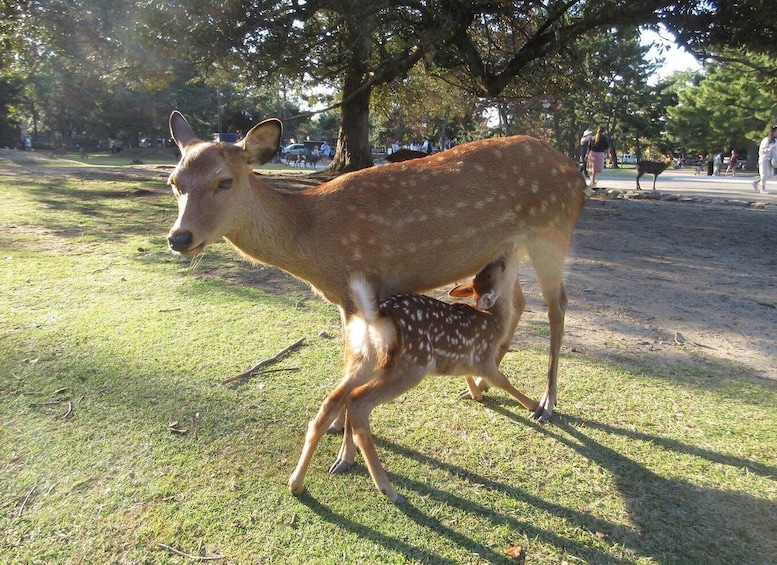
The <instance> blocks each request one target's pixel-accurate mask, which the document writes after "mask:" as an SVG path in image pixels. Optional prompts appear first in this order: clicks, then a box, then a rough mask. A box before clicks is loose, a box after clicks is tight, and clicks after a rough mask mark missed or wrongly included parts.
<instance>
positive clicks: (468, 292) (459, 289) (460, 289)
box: [448, 282, 475, 298]
mask: <svg viewBox="0 0 777 565" xmlns="http://www.w3.org/2000/svg"><path fill="white" fill-rule="evenodd" d="M448 295H449V296H452V297H454V298H472V297H473V296H475V287H474V286H472V283H471V282H468V283H462V284H460V285H456V286H454V287H453V288H452V289H451V290H450V292H448Z"/></svg>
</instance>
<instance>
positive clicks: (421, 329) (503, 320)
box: [289, 254, 537, 502]
mask: <svg viewBox="0 0 777 565" xmlns="http://www.w3.org/2000/svg"><path fill="white" fill-rule="evenodd" d="M517 276H518V263H517V261H516V260H515V257H514V256H512V254H511V256H509V257H507V258H506V259H502V260H498V261H496V262H494V263H491V264H489V265H488V266H486V267H485V268H484V269H483V270H482V271H480V272H479V273H478V274H477V276H476V277H475V278H474V280H473V281H472V282H469V283H467V284H462V285H459V286H457V287H456V288H454V289H453V290H451V291H450V294H451V296H455V297H457V298H467V297H473V298H474V299H475V301H476V305H477V307H474V306H470V305H469V304H447V303H445V302H441V301H439V300H435V299H434V298H430V297H428V296H424V295H420V294H398V295H394V296H390V297H388V298H384V299H383V300H381V301H380V303H376V302H375V297H374V295H373V293H372V290H371V288H370V286H369V284H368V283H367V282H366V281H365V280H364V279H363V278H360V277H359V276H358V275H356V276H354V277H353V278H352V279H351V282H350V290H351V294H352V297H353V301H354V302H355V303H356V307H357V309H356V313H355V314H354V315H353V316H352V317H351V319H350V321H349V323H348V325H347V327H346V334H347V339H348V340H349V342H350V348H349V350H350V357H348V358H346V367H347V370H346V374H345V377H344V378H343V380H342V381H341V382H340V384H339V385H338V386H337V387H336V388H335V389H334V390H333V391H332V392H331V394H329V396H328V397H327V398H326V400H325V401H324V403H323V404H322V405H321V408H320V409H319V411H318V414H317V415H316V417H315V418H314V419H313V420H311V422H310V424H309V426H308V432H307V436H306V437H305V446H304V448H303V450H302V455H301V456H300V459H299V463H297V467H296V469H295V470H294V472H293V473H292V475H291V478H290V479H289V489H290V490H291V492H292V493H293V494H295V495H299V494H301V493H302V492H303V491H304V484H303V481H304V478H305V473H306V472H307V469H308V466H309V464H310V460H311V458H312V456H313V452H314V451H315V449H316V446H317V445H318V442H319V440H320V439H321V436H322V435H323V434H324V433H325V432H326V430H327V428H328V427H329V426H330V425H331V423H332V422H333V421H334V420H335V418H336V417H337V416H338V414H340V412H341V411H342V409H343V408H345V409H346V414H347V416H346V424H345V434H344V437H343V445H342V448H341V449H340V454H339V455H338V458H337V460H336V461H335V463H334V464H333V465H332V467H331V468H330V472H331V473H343V472H345V471H346V470H348V469H349V468H350V466H351V465H352V464H353V461H354V456H355V452H356V447H358V448H359V451H361V453H362V456H363V457H364V460H365V462H366V463H367V468H368V469H369V472H370V476H371V477H372V480H373V482H374V483H375V486H376V487H378V490H380V491H381V492H382V493H383V494H385V495H386V496H387V497H388V498H389V499H390V500H391V501H392V502H401V501H402V497H401V496H399V494H397V491H396V490H395V489H394V487H393V486H392V485H391V483H390V482H389V480H388V477H387V476H386V472H385V471H384V470H383V467H382V466H381V464H380V461H379V460H378V454H377V453H376V451H375V445H374V444H373V441H372V433H371V431H370V423H369V417H370V413H371V412H372V410H373V408H375V406H377V405H378V404H382V403H384V402H388V401H390V400H393V399H395V398H397V397H398V396H400V395H401V394H403V393H405V392H407V391H408V390H410V389H411V388H413V387H415V386H416V385H417V384H418V383H420V382H421V380H423V378H424V377H425V376H426V375H430V374H434V375H472V374H477V375H482V376H483V377H484V378H485V379H486V381H487V382H489V383H490V384H492V385H494V386H497V387H499V388H501V389H503V390H505V391H507V392H509V393H510V394H512V395H513V396H514V397H515V398H517V399H518V402H520V403H521V404H522V405H523V406H525V407H526V408H528V409H529V410H535V409H536V408H537V402H536V401H534V400H532V399H530V398H528V397H527V396H525V395H524V394H522V393H521V392H519V391H518V390H517V389H516V388H515V387H514V386H513V385H512V384H510V382H509V381H508V380H507V377H505V376H504V375H503V374H502V373H501V372H500V371H499V368H498V365H499V360H500V359H501V358H502V356H501V352H500V347H499V346H500V344H501V343H502V342H503V341H504V340H506V339H507V340H510V339H512V334H511V333H510V332H511V329H512V326H511V318H512V314H513V300H512V293H513V287H514V285H515V281H516V279H517ZM489 309H490V311H488V310H489Z"/></svg>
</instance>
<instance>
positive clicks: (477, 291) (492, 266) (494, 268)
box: [448, 256, 518, 310]
mask: <svg viewBox="0 0 777 565" xmlns="http://www.w3.org/2000/svg"><path fill="white" fill-rule="evenodd" d="M517 276H518V264H517V262H516V261H515V259H514V258H513V257H508V256H503V257H501V258H499V259H497V260H496V261H492V262H491V263H489V264H488V265H486V266H485V267H483V269H481V271H480V272H479V273H478V274H477V275H475V278H473V279H472V281H471V282H468V283H463V284H460V285H458V286H456V287H454V288H453V289H451V291H450V292H449V293H448V294H450V295H451V296H453V297H454V298H473V299H474V300H475V303H476V306H477V307H478V308H480V309H481V310H489V309H491V308H493V306H494V305H495V304H496V302H497V300H499V299H500V298H503V297H509V296H512V292H513V285H514V284H515V279H516V278H517ZM503 299H504V298H503Z"/></svg>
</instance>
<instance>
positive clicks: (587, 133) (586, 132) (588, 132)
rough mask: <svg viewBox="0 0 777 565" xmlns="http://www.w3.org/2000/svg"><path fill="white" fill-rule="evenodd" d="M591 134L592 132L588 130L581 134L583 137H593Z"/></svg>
mask: <svg viewBox="0 0 777 565" xmlns="http://www.w3.org/2000/svg"><path fill="white" fill-rule="evenodd" d="M593 134H594V132H592V131H591V130H590V129H587V130H585V131H584V132H583V137H585V136H586V135H593Z"/></svg>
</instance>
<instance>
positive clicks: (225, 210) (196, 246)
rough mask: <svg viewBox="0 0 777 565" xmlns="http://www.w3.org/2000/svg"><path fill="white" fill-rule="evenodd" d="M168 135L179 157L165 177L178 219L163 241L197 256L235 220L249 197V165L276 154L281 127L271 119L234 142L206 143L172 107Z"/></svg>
mask: <svg viewBox="0 0 777 565" xmlns="http://www.w3.org/2000/svg"><path fill="white" fill-rule="evenodd" d="M170 133H171V134H172V136H173V139H174V140H175V142H176V144H177V145H178V148H179V149H180V150H181V160H180V161H179V162H178V165H177V166H176V167H175V169H174V170H173V172H172V173H171V174H170V179H169V184H170V186H171V187H172V189H173V194H174V195H175V198H176V200H177V201H178V219H177V220H176V221H175V224H174V225H173V227H172V229H171V230H170V233H168V235H167V241H168V244H169V246H170V248H171V249H172V250H173V251H176V252H177V253H180V254H181V255H197V254H198V253H201V252H202V250H203V249H204V248H205V246H206V245H208V244H209V243H213V242H214V241H216V240H218V239H220V238H221V237H223V236H225V235H227V234H229V233H230V231H232V230H233V229H234V228H235V226H236V225H237V224H238V221H239V216H240V215H241V214H242V213H244V212H245V210H246V208H247V199H248V197H250V191H251V184H250V177H251V175H252V174H253V173H252V166H259V165H262V164H264V163H266V162H267V161H269V160H270V159H272V158H273V156H274V155H275V154H276V153H277V152H278V148H279V147H280V141H281V136H282V133H283V125H282V124H281V122H280V120H277V119H269V120H265V121H263V122H261V123H260V124H258V125H256V126H254V127H253V128H252V129H251V130H250V131H249V132H248V134H247V135H246V136H245V138H244V139H242V140H241V141H239V142H237V143H227V142H219V143H210V142H205V141H202V140H201V139H199V138H198V137H197V135H196V134H195V133H194V131H193V130H192V128H191V126H189V124H188V123H187V121H186V119H184V117H183V116H182V115H181V114H180V113H179V112H177V111H176V112H173V113H172V114H171V115H170Z"/></svg>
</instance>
